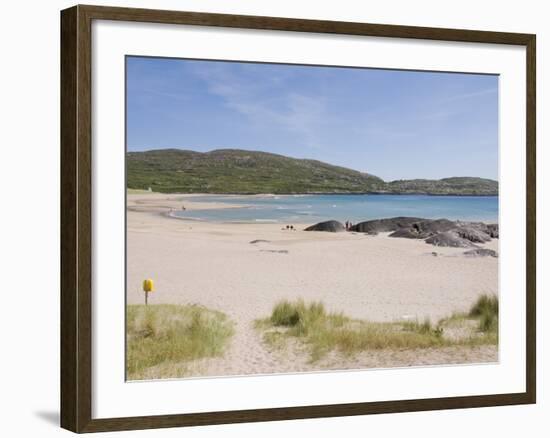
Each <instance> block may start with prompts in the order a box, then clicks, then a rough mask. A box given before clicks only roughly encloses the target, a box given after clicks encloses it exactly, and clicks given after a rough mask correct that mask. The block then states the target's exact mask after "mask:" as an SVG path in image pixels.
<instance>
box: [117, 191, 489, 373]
mask: <svg viewBox="0 0 550 438" xmlns="http://www.w3.org/2000/svg"><path fill="white" fill-rule="evenodd" d="M206 195H207V196H210V194H206ZM198 196H205V195H204V194H193V195H186V194H177V195H166V194H155V193H145V194H128V196H127V199H128V207H127V245H128V251H127V254H128V260H127V295H126V296H127V303H128V304H140V303H142V301H143V293H142V292H141V282H142V281H143V278H148V277H151V278H154V279H155V284H156V288H157V291H156V292H155V293H154V294H151V297H150V303H151V304H163V303H165V304H199V305H203V306H206V307H208V308H211V309H214V310H219V311H221V312H224V313H226V314H227V315H228V317H229V318H231V320H233V321H234V322H235V324H236V327H235V337H234V339H233V340H232V342H231V345H230V348H229V350H228V352H227V353H226V354H225V356H224V357H220V358H214V359H208V360H201V361H198V362H196V363H194V364H192V365H190V366H191V368H189V369H187V371H186V372H185V375H189V376H191V375H193V376H207V375H208V376H213V375H243V374H262V373H277V372H295V371H312V370H329V369H353V368H380V367H393V366H417V365H433V364H449V363H483V362H495V361H497V360H498V347H496V346H483V347H476V348H466V347H464V348H459V347H453V348H450V349H449V348H448V349H435V350H423V351H422V352H421V353H418V352H411V351H403V352H395V351H391V352H383V351H382V352H374V353H373V352H368V353H364V354H359V355H357V356H356V357H354V358H344V357H341V356H338V355H332V354H331V355H329V356H328V357H327V358H326V359H323V361H320V362H316V363H310V362H309V361H308V360H307V357H306V355H304V354H302V353H303V352H302V353H301V352H300V349H299V348H292V349H290V350H288V351H284V352H281V351H276V350H273V349H270V348H268V346H266V345H265V343H264V342H263V341H262V338H261V334H260V333H259V332H258V331H257V330H255V328H254V322H255V321H256V320H257V319H259V318H265V317H266V316H268V315H269V314H270V312H271V309H272V308H273V306H274V304H275V303H276V302H278V301H280V300H282V299H291V300H294V299H298V298H302V299H304V300H306V301H322V302H323V303H324V304H325V305H326V306H327V308H328V309H330V310H331V311H335V312H340V311H342V312H345V313H346V314H347V315H349V316H350V317H353V318H362V319H368V320H371V321H380V322H389V321H409V320H411V321H413V320H423V319H424V318H429V319H430V320H432V321H437V320H438V319H439V318H443V317H446V316H449V315H450V314H452V313H453V312H462V311H467V310H468V309H469V306H471V304H472V303H473V302H474V301H475V300H476V299H477V298H478V297H479V296H480V295H482V294H486V293H489V294H497V293H498V259H496V258H493V257H482V258H481V257H480V258H477V257H474V258H472V257H465V256H464V255H463V252H464V248H450V247H434V246H432V245H428V244H426V243H425V242H423V241H418V240H415V239H404V238H390V237H388V233H380V234H379V235H377V236H370V235H366V234H364V233H355V232H343V233H326V232H315V231H313V232H305V231H303V230H302V229H300V228H299V229H297V230H296V231H290V230H286V229H281V224H280V223H221V222H208V221H200V220H182V219H181V218H178V219H180V220H173V218H172V217H170V213H171V212H173V210H172V211H171V209H178V208H181V206H182V204H184V206H185V208H186V209H187V210H189V211H194V210H201V209H207V208H217V209H226V208H242V207H246V206H242V205H238V206H235V205H231V204H227V203H223V202H222V203H220V202H203V201H193V199H192V198H193V197H198ZM211 196H216V195H211ZM224 196H225V195H224ZM266 196H278V195H266ZM174 198H177V199H174ZM307 224H309V225H311V222H308V223H307ZM480 247H482V248H487V249H492V250H495V251H497V252H498V239H493V240H491V241H490V242H487V243H485V244H480ZM434 253H436V254H437V256H434ZM243 279H245V280H243ZM371 353H372V354H371ZM151 372H152V373H153V372H154V371H151ZM152 377H153V378H154V376H153V375H152ZM175 377H177V376H175Z"/></svg>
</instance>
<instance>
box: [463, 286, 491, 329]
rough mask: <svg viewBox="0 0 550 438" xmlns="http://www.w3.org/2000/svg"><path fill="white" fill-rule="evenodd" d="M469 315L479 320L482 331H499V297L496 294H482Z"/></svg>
mask: <svg viewBox="0 0 550 438" xmlns="http://www.w3.org/2000/svg"><path fill="white" fill-rule="evenodd" d="M468 315H469V316H470V317H472V318H477V319H478V320H479V330H480V331H481V332H484V333H496V332H498V297H497V296H495V295H482V296H480V297H479V298H478V300H477V301H476V302H475V303H474V304H473V306H472V308H471V309H470V313H469V314H468Z"/></svg>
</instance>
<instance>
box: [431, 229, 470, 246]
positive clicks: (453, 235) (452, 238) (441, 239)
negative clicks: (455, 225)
mask: <svg viewBox="0 0 550 438" xmlns="http://www.w3.org/2000/svg"><path fill="white" fill-rule="evenodd" d="M426 243H429V244H431V245H434V246H450V247H453V248H471V247H475V246H476V245H475V244H474V243H473V242H471V241H469V240H467V239H465V238H463V237H460V236H459V235H458V233H457V232H456V231H444V232H442V233H438V234H434V235H433V236H431V237H428V238H427V239H426Z"/></svg>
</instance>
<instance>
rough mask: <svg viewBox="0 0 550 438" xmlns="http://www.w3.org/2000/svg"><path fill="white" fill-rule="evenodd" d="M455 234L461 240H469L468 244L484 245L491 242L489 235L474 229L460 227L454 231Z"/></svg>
mask: <svg viewBox="0 0 550 438" xmlns="http://www.w3.org/2000/svg"><path fill="white" fill-rule="evenodd" d="M456 233H457V234H458V235H459V236H460V237H462V238H463V239H466V240H469V241H470V242H476V243H485V242H489V241H490V240H491V236H490V235H489V234H487V233H486V232H484V231H481V230H479V229H476V228H474V227H469V226H466V227H460V228H457V229H456Z"/></svg>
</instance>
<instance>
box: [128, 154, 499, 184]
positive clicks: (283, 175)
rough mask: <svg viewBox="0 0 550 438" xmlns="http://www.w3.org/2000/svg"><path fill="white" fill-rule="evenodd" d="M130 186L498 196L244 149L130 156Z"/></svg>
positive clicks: (453, 181) (467, 180)
mask: <svg viewBox="0 0 550 438" xmlns="http://www.w3.org/2000/svg"><path fill="white" fill-rule="evenodd" d="M127 187H128V188H129V189H148V188H151V189H152V190H153V191H155V192H163V193H240V194H253V193H376V192H379V193H427V194H498V183H497V182H496V181H491V180H484V179H481V178H446V179H443V180H438V181H432V180H410V181H393V182H390V183H386V182H384V181H383V180H382V179H381V178H378V177H377V176H374V175H371V174H368V173H363V172H358V171H356V170H352V169H347V168H345V167H339V166H333V165H331V164H327V163H323V162H321V161H316V160H308V159H297V158H290V157H285V156H282V155H277V154H271V153H267V152H258V151H245V150H238V149H220V150H215V151H211V152H204V153H202V152H195V151H189V150H180V149H162V150H151V151H146V152H128V154H127Z"/></svg>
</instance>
